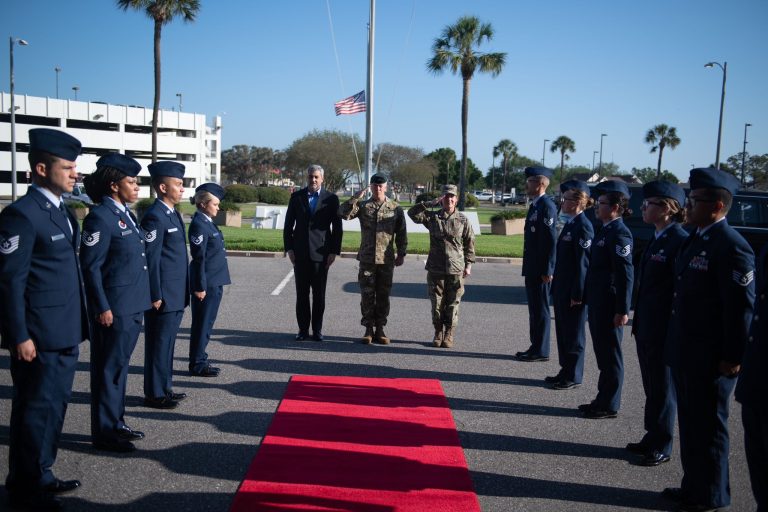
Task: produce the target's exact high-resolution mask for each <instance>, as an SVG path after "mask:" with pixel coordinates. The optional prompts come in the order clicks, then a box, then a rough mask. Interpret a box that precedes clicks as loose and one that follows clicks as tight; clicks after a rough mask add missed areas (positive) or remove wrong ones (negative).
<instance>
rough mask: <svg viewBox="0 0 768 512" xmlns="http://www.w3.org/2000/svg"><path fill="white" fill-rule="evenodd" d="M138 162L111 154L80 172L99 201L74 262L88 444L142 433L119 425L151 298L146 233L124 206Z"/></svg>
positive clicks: (133, 196) (124, 442)
mask: <svg viewBox="0 0 768 512" xmlns="http://www.w3.org/2000/svg"><path fill="white" fill-rule="evenodd" d="M139 171H141V165H140V164H139V163H138V162H137V161H136V160H134V159H133V158H130V157H128V156H125V155H121V154H119V153H109V154H107V155H104V156H102V157H101V158H99V161H98V162H96V171H95V172H94V173H92V174H89V175H88V176H87V177H86V178H85V190H86V192H87V193H88V195H89V196H90V197H91V198H93V200H94V201H95V202H97V203H99V205H98V206H96V207H95V208H94V209H93V210H91V212H90V213H89V214H88V216H87V217H86V218H85V221H84V222H83V235H82V241H81V245H80V264H81V265H82V268H83V278H84V280H85V290H86V295H87V296H88V305H89V308H88V309H89V311H90V314H91V319H90V320H91V331H92V332H93V339H92V340H91V442H92V443H93V446H94V447H95V448H96V449H99V450H105V451H113V452H130V451H133V450H134V449H135V447H134V445H133V443H132V442H131V441H135V440H139V439H143V438H144V434H143V433H142V432H140V431H138V430H133V429H132V428H131V427H129V426H128V425H127V424H126V423H125V418H124V416H125V388H126V384H127V382H128V367H129V365H130V360H131V354H133V349H134V348H135V347H136V341H137V339H138V338H139V334H140V333H141V324H142V321H143V319H144V312H145V311H146V310H148V309H149V308H150V307H151V304H150V301H149V274H148V272H147V258H146V256H145V248H144V234H143V232H142V231H141V228H140V227H139V225H138V221H137V220H136V217H134V215H133V213H132V212H131V211H130V210H129V209H128V207H127V206H126V205H127V204H128V203H133V202H136V200H137V199H138V196H139V185H138V182H137V180H136V176H137V175H138V174H139Z"/></svg>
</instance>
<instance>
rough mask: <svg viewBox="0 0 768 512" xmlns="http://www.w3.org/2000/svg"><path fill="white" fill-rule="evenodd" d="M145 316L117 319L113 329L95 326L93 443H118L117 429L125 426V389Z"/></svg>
mask: <svg viewBox="0 0 768 512" xmlns="http://www.w3.org/2000/svg"><path fill="white" fill-rule="evenodd" d="M143 318H144V313H143V312H142V313H135V314H132V315H115V316H114V318H113V321H112V325H111V326H110V327H104V326H102V325H99V324H98V323H96V322H94V323H92V325H91V328H92V330H93V340H92V341H91V437H92V439H93V441H101V442H113V441H117V429H118V428H121V427H123V426H125V420H124V415H125V388H126V384H127V383H128V367H129V366H130V361H131V354H133V349H134V348H136V340H137V339H138V337H139V333H140V332H141V321H142V319H143Z"/></svg>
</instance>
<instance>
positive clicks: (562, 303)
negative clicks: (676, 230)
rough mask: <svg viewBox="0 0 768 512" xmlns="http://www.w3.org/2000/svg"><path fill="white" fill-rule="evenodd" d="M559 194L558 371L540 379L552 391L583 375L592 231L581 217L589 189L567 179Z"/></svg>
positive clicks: (569, 385)
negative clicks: (562, 218) (561, 218)
mask: <svg viewBox="0 0 768 512" xmlns="http://www.w3.org/2000/svg"><path fill="white" fill-rule="evenodd" d="M560 192H561V193H562V204H563V206H562V208H561V212H562V213H563V214H565V215H566V216H567V221H566V222H565V224H564V225H563V229H562V231H561V232H560V237H559V238H558V241H557V258H556V262H555V274H554V279H553V280H552V303H553V306H554V309H555V334H556V335H557V355H558V360H559V362H560V371H559V372H558V374H557V375H554V376H551V377H547V378H545V379H544V380H545V381H546V382H548V383H550V384H552V387H553V388H554V389H558V390H564V389H571V388H574V387H576V386H579V385H580V384H581V380H582V377H583V375H584V346H585V344H586V336H585V333H584V325H585V324H586V322H587V307H586V305H585V304H584V294H585V286H584V285H585V282H586V278H587V268H588V267H589V257H590V253H591V248H592V238H594V235H595V232H594V229H593V228H592V223H591V222H590V221H589V220H588V219H587V218H586V217H585V216H584V209H585V208H587V207H588V206H591V203H592V199H591V198H590V197H589V186H588V185H587V184H586V183H584V182H583V181H578V180H569V181H566V182H564V183H562V184H560Z"/></svg>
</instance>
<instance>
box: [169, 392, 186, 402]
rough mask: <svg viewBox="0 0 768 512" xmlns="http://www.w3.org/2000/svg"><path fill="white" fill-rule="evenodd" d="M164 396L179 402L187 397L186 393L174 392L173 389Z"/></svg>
mask: <svg viewBox="0 0 768 512" xmlns="http://www.w3.org/2000/svg"><path fill="white" fill-rule="evenodd" d="M166 396H167V397H168V398H170V399H171V400H173V401H174V402H181V401H182V400H184V399H185V398H187V394H186V393H174V392H173V391H171V392H170V393H168V394H167V395H166Z"/></svg>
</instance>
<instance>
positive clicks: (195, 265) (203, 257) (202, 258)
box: [189, 212, 232, 292]
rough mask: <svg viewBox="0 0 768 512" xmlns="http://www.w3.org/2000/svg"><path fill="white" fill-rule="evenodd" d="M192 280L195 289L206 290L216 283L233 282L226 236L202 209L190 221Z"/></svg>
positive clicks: (190, 269)
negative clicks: (225, 241)
mask: <svg viewBox="0 0 768 512" xmlns="http://www.w3.org/2000/svg"><path fill="white" fill-rule="evenodd" d="M189 252H190V254H191V256H192V262H191V263H190V264H189V281H190V288H191V291H192V292H202V291H205V290H208V289H209V288H213V287H215V286H223V285H225V284H230V283H231V282H232V281H231V280H230V277H229V267H227V251H226V249H225V248H224V235H222V233H221V231H220V230H219V228H218V227H216V225H215V224H214V223H213V222H211V220H210V219H209V218H208V217H206V216H205V215H204V214H202V213H200V212H195V215H194V216H193V217H192V222H191V223H190V224H189Z"/></svg>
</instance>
